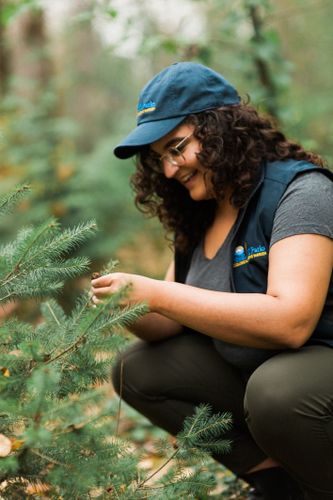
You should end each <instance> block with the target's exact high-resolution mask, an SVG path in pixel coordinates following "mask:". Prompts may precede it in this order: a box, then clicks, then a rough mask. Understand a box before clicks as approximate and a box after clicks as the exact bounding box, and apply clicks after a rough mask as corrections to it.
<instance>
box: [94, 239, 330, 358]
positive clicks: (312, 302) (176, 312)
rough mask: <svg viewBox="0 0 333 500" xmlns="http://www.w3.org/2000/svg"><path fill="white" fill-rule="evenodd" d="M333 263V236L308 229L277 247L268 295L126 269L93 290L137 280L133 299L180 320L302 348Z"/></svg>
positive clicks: (230, 337)
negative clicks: (213, 287)
mask: <svg viewBox="0 0 333 500" xmlns="http://www.w3.org/2000/svg"><path fill="white" fill-rule="evenodd" d="M332 265H333V242H332V240H330V239H329V238H327V237H325V236H319V235H313V234H302V235H295V236H290V237H288V238H285V239H283V240H281V241H279V242H277V243H275V244H274V245H273V247H272V248H271V251H270V257H269V273H268V289H267V293H266V294H259V293H227V292H215V291H210V290H205V289H201V288H196V287H191V286H189V285H184V284H180V283H175V282H172V281H159V280H153V279H150V278H146V277H144V276H137V275H129V274H123V273H113V274H110V275H107V276H104V277H102V278H98V279H97V280H94V281H93V287H94V288H93V292H94V294H95V295H96V297H97V298H98V297H103V295H104V296H105V295H108V294H110V293H113V292H114V291H115V290H117V289H118V288H119V287H120V286H123V285H124V284H125V283H128V282H131V283H132V285H133V288H132V293H131V296H130V297H129V303H137V302H142V301H146V302H148V304H149V306H150V309H151V311H153V312H154V313H158V315H162V316H165V317H166V318H168V319H170V320H173V322H176V324H178V325H179V324H183V325H186V326H188V327H190V328H193V329H194V330H198V331H200V332H202V333H204V334H206V335H209V336H211V337H214V338H218V339H222V340H225V341H227V342H231V343H234V344H239V345H246V346H252V347H259V348H272V349H274V348H281V347H282V348H297V347H299V346H301V345H303V344H304V343H305V342H306V341H307V339H308V338H309V337H310V335H311V334H312V332H313V329H314V328H315V325H316V323H317V321H318V319H319V317H320V314H321V312H322V308H323V305H324V302H325V298H326V295H327V290H328V286H329V280H330V277H331V273H332ZM170 325H171V324H170Z"/></svg>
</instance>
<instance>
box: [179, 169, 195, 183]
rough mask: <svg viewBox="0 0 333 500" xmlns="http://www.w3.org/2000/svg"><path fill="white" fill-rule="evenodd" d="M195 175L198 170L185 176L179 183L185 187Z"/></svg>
mask: <svg viewBox="0 0 333 500" xmlns="http://www.w3.org/2000/svg"><path fill="white" fill-rule="evenodd" d="M197 173H198V170H194V172H191V173H189V174H188V175H186V176H185V177H183V178H182V180H181V182H182V183H183V184H185V185H186V184H187V183H188V182H189V181H190V180H191V179H193V177H195V176H196V175H197Z"/></svg>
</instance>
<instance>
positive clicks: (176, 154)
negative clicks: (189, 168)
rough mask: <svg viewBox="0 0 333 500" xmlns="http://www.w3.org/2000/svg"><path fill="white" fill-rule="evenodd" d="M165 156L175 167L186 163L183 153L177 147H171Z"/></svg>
mask: <svg viewBox="0 0 333 500" xmlns="http://www.w3.org/2000/svg"><path fill="white" fill-rule="evenodd" d="M164 158H165V159H166V160H167V161H168V162H169V163H170V164H171V165H173V166H174V167H181V166H182V165H184V163H185V158H184V156H183V153H182V152H181V151H179V149H176V148H170V150H169V152H168V153H167V154H166V155H165V157H164Z"/></svg>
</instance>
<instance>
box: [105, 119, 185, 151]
mask: <svg viewBox="0 0 333 500" xmlns="http://www.w3.org/2000/svg"><path fill="white" fill-rule="evenodd" d="M183 120H184V116H177V117H176V118H168V119H167V120H156V121H151V122H145V123H141V124H140V125H138V126H137V127H136V128H135V129H134V130H132V132H131V133H130V134H129V135H128V136H127V137H126V138H125V139H124V140H123V142H122V143H121V144H119V145H118V146H116V147H115V149H114V150H113V153H114V155H115V156H117V158H120V159H121V160H125V159H126V158H130V157H131V156H133V155H135V154H136V153H138V152H139V151H140V149H141V148H142V147H143V146H147V145H148V144H151V143H152V142H155V141H158V140H159V139H161V137H163V136H164V135H166V134H168V133H169V132H171V130H173V129H174V128H175V127H177V125H179V124H180V123H181V122H182V121H183Z"/></svg>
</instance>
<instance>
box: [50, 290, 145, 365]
mask: <svg viewBox="0 0 333 500" xmlns="http://www.w3.org/2000/svg"><path fill="white" fill-rule="evenodd" d="M116 295H117V294H114V295H113V296H112V297H111V298H110V299H109V300H108V301H107V302H105V303H104V304H102V305H101V306H98V307H97V308H96V309H95V311H97V312H96V314H95V315H94V316H93V318H92V320H91V321H90V322H88V324H87V325H86V327H85V328H84V330H83V332H82V333H81V335H79V337H78V338H77V339H75V341H74V342H72V343H71V344H70V345H69V346H68V347H66V348H65V349H63V350H62V351H60V352H59V353H58V354H56V355H55V356H54V357H52V358H51V359H49V360H48V361H46V363H47V364H49V363H53V362H54V361H57V360H58V359H59V358H61V357H63V356H65V355H67V354H69V353H70V352H72V351H73V350H75V349H77V348H78V347H79V345H80V344H82V342H83V341H84V340H85V339H86V337H87V334H88V333H89V331H90V329H91V328H92V327H93V326H94V324H95V323H96V322H97V321H98V320H99V319H100V318H103V316H104V315H105V309H106V308H107V307H109V306H110V305H111V304H112V303H113V302H114V301H115V300H116V299H115V297H116ZM146 310H147V308H146V306H145V305H141V304H139V305H137V306H134V307H132V308H126V307H125V308H123V309H121V308H119V309H118V311H114V312H113V315H112V317H111V316H110V317H109V318H108V320H107V321H104V322H103V327H105V326H108V327H110V328H112V325H114V324H124V325H126V324H129V323H131V322H132V321H133V320H134V319H137V317H138V313H139V314H140V313H141V314H143V313H144V312H145V311H146Z"/></svg>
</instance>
